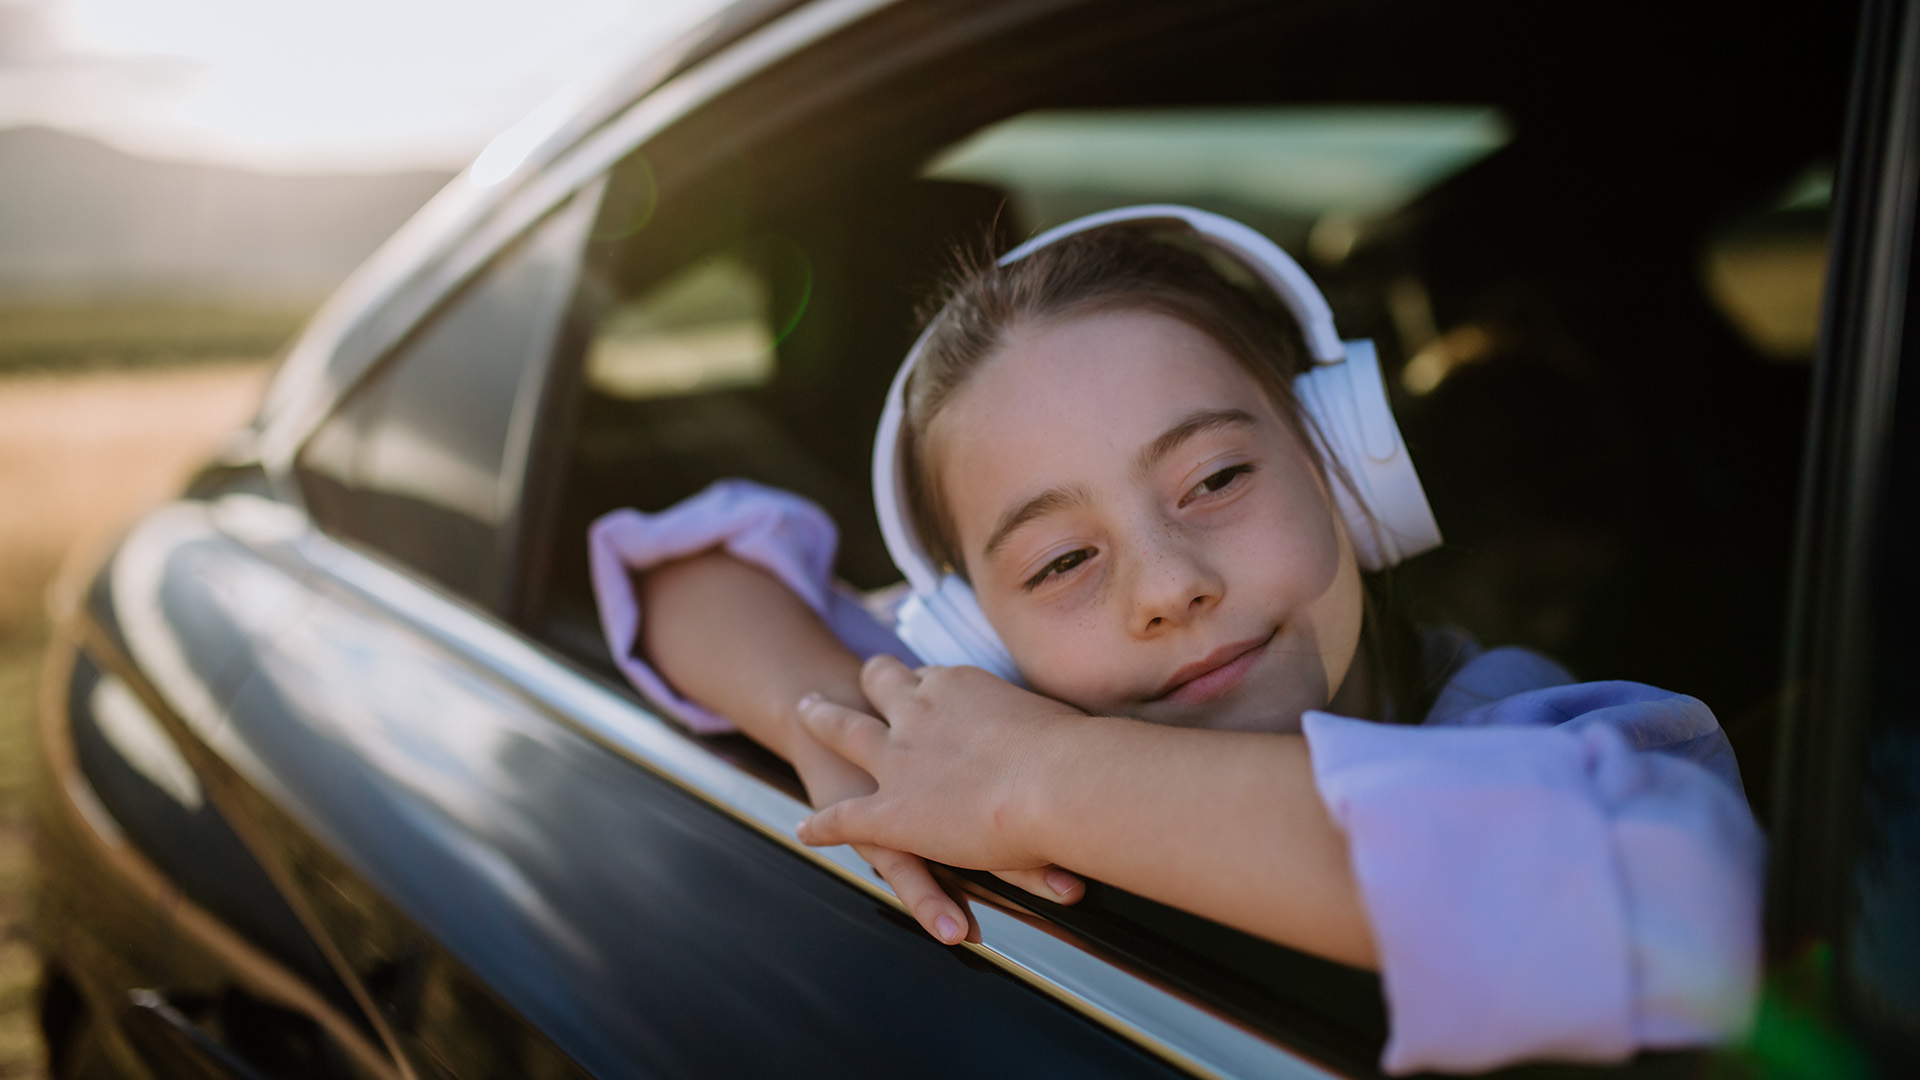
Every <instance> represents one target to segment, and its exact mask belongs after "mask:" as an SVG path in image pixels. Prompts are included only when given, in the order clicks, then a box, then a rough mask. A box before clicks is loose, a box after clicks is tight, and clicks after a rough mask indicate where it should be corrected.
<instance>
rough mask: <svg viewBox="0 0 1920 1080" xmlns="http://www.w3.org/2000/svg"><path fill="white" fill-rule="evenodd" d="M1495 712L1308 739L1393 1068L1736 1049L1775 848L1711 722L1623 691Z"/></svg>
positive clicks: (1313, 733)
mask: <svg viewBox="0 0 1920 1080" xmlns="http://www.w3.org/2000/svg"><path fill="white" fill-rule="evenodd" d="M1489 708H1490V710H1499V711H1500V715H1480V716H1476V717H1463V718H1462V720H1464V721H1466V722H1465V723H1463V724H1461V725H1459V726H1452V725H1450V726H1440V727H1434V726H1427V727H1404V726H1392V725H1383V724H1373V723H1366V722H1363V721H1357V720H1349V719H1346V718H1343V717H1338V716H1333V715H1330V714H1325V713H1309V714H1308V716H1307V719H1306V723H1305V731H1306V735H1307V740H1308V744H1309V747H1310V749H1311V753H1312V757H1313V766H1314V776H1315V781H1316V783H1317V784H1318V786H1319V789H1320V794H1321V796H1322V798H1323V799H1324V800H1325V802H1326V804H1327V807H1328V809H1329V810H1330V812H1331V813H1332V815H1333V817H1334V819H1335V821H1336V822H1337V823H1338V824H1339V826H1340V827H1341V829H1342V830H1343V831H1344V832H1345V833H1346V836H1347V841H1348V846H1349V850H1350V852H1351V859H1352V864H1353V869H1354V873H1355V876H1356V878H1357V879H1358V881H1359V884H1360V889H1361V892H1362V895H1363V898H1364V903H1365V904H1366V908H1367V914H1368V917H1369V919H1370V921H1371V923H1372V927H1373V931H1374V937H1375V940H1376V944H1377V947H1378V956H1379V958H1380V974H1381V981H1382V985H1383V988H1384V990H1385V994H1386V998H1387V1005H1388V1010H1389V1015H1390V1017H1391V1025H1390V1027H1391V1033H1390V1036H1389V1039H1388V1042H1387V1046H1386V1049H1385V1051H1384V1053H1383V1055H1382V1061H1381V1067H1382V1068H1383V1069H1385V1070H1386V1071H1387V1072H1390V1073H1406V1072H1412V1071H1415V1070H1419V1069H1437V1070H1444V1071H1452V1072H1466V1071H1477V1070H1481V1069H1487V1068H1492V1067H1494V1066H1498V1065H1503V1064H1508V1063H1511V1062H1515V1061H1520V1060H1527V1059H1541V1058H1546V1059H1557V1060H1571V1061H1589V1062H1599V1061H1617V1060H1620V1059H1623V1058H1625V1057H1627V1056H1629V1055H1631V1054H1632V1053H1634V1052H1635V1051H1636V1050H1638V1049H1641V1048H1648V1047H1674V1046H1687V1045H1701V1044H1707V1043H1713V1042H1719V1041H1723V1040H1725V1039H1729V1038H1733V1037H1737V1036H1738V1035H1739V1034H1740V1033H1741V1032H1742V1031H1743V1030H1744V1028H1745V1025H1746V1024H1747V1023H1748V1019H1749V1016H1750V1013H1751V1010H1752V1006H1753V999H1754V993H1755V989H1756V977H1757V966H1758V956H1759V922H1760V890H1761V879H1762V872H1763V862H1764V857H1765V849H1764V842H1763V840H1762V839H1761V836H1760V833H1759V829H1758V827H1757V825H1756V824H1755V822H1754V820H1753V816H1752V814H1751V812H1750V811H1749V810H1748V808H1747V805H1746V802H1745V799H1744V798H1743V797H1742V796H1741V794H1740V793H1739V791H1738V789H1737V784H1738V780H1737V776H1736V777H1735V778H1734V780H1733V782H1732V783H1731V784H1730V783H1729V782H1728V780H1727V779H1726V778H1725V777H1722V776H1720V775H1716V771H1715V770H1714V768H1713V767H1712V766H1713V765H1717V764H1719V763H1720V760H1719V758H1718V757H1717V756H1716V754H1714V753H1710V752H1708V751H1707V750H1703V745H1704V744H1710V743H1712V742H1713V740H1714V739H1718V741H1719V742H1720V743H1724V736H1721V735H1719V729H1718V725H1717V724H1714V723H1713V721H1712V714H1711V713H1708V712H1706V710H1705V706H1703V705H1700V703H1699V702H1697V701H1694V700H1693V699H1691V698H1684V697H1681V696H1679V695H1671V694H1667V693H1665V692H1662V691H1658V690H1655V689H1653V688H1651V687H1644V686H1639V685H1637V684H1631V683H1600V684H1595V683H1588V684H1580V685H1576V686H1566V687H1558V688H1553V689H1549V690H1542V691H1538V692H1535V693H1529V694H1522V695H1518V696H1516V697H1513V698H1509V699H1507V700H1505V701H1502V702H1499V703H1498V704H1497V705H1493V706H1490V707H1489ZM1703 714H1704V720H1703V719H1702V715H1703ZM1650 718H1651V719H1650ZM1709 736H1711V737H1709ZM1663 750H1671V751H1673V752H1662V751H1663ZM1702 759H1706V762H1707V763H1703V760H1702ZM1726 761H1727V762H1728V763H1729V764H1730V762H1731V754H1730V753H1729V754H1727V755H1726Z"/></svg>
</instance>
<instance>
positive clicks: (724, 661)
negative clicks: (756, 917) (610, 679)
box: [637, 551, 866, 794]
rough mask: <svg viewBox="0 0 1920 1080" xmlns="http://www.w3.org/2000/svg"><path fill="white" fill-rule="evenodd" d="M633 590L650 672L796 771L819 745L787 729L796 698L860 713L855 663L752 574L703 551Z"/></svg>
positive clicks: (787, 595)
mask: <svg viewBox="0 0 1920 1080" xmlns="http://www.w3.org/2000/svg"><path fill="white" fill-rule="evenodd" d="M637 584H638V587H639V592H640V598H641V604H642V610H643V611H645V613H646V615H645V618H644V619H643V620H642V623H641V635H640V645H641V650H642V652H643V653H644V654H645V656H646V659H647V660H648V661H649V662H650V663H651V664H652V665H653V666H654V669H655V670H656V671H658V672H659V673H660V674H661V675H662V676H663V677H664V678H665V679H666V680H667V681H668V682H669V683H671V684H672V685H673V687H674V688H675V689H676V690H678V691H679V692H680V693H681V694H682V695H683V696H685V697H687V698H688V699H690V700H692V701H695V702H697V703H699V704H700V705H702V706H704V707H705V708H707V709H710V710H712V711H713V712H715V713H718V714H720V715H721V716H724V717H726V718H727V719H729V720H732V721H733V722H734V723H735V724H738V725H739V726H740V729H741V730H742V731H743V732H745V733H746V734H747V735H748V736H749V737H751V738H753V739H754V740H755V741H756V742H759V743H760V744H761V745H763V746H765V747H767V748H768V749H770V750H772V751H773V752H774V753H776V754H779V755H780V756H782V757H784V758H786V759H787V760H788V761H792V762H794V763H795V764H796V765H798V764H800V761H799V760H798V758H799V756H800V755H804V754H807V753H809V752H812V751H813V750H815V749H816V748H817V744H815V743H814V742H813V740H812V739H811V737H809V736H807V735H806V734H805V732H803V731H801V730H800V729H799V728H798V727H797V725H796V724H795V722H794V711H793V707H794V703H795V702H796V701H798V700H799V699H800V697H801V695H803V694H806V693H809V692H812V693H818V694H821V695H823V696H824V697H826V698H827V699H828V700H831V701H835V702H838V703H840V704H843V705H846V706H848V707H851V708H864V707H865V705H866V698H865V696H864V695H863V694H862V693H861V690H860V661H859V659H858V658H856V657H855V656H854V655H853V654H852V653H851V652H849V651H848V650H847V648H846V646H845V645H842V644H841V643H840V641H839V639H838V638H836V637H834V635H833V632H832V631H831V630H830V629H828V627H827V626H826V624H825V623H823V622H821V621H820V618H819V617H818V616H817V615H815V614H814V613H813V611H812V609H810V608H808V607H807V605H806V604H805V603H804V602H802V601H801V600H800V598H799V597H797V596H795V595H794V594H793V592H792V591H791V590H789V589H788V588H787V587H786V586H785V585H783V584H781V583H780V582H779V581H778V580H777V579H775V578H774V577H773V576H772V575H770V574H768V573H767V572H765V571H763V570H761V569H760V568H758V567H756V566H752V565H749V564H747V563H744V562H741V561H740V560H738V559H735V558H734V557H732V556H731V555H728V554H726V553H724V552H720V551H711V552H706V553H704V554H701V555H695V556H693V557H691V558H687V559H681V560H678V561H676V562H671V563H667V564H665V565H663V566H659V567H656V568H655V569H653V570H650V571H648V572H647V573H646V574H645V575H644V576H642V577H641V578H640V579H639V581H638V583H637ZM816 794H817V793H816Z"/></svg>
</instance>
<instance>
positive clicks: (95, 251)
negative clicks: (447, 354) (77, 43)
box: [0, 127, 450, 301]
mask: <svg viewBox="0 0 1920 1080" xmlns="http://www.w3.org/2000/svg"><path fill="white" fill-rule="evenodd" d="M449 179H450V176H449V174H446V173H429V172H411V173H394V174H387V175H373V176H358V175H340V176H273V175H267V174H262V173H252V172H246V171H243V170H239V169H229V168H221V167H217V166H210V165H191V164H182V163H173V162H160V161H149V160H146V159H144V158H137V157H134V156H132V155H129V154H125V153H122V152H120V151H118V150H114V149H112V148H110V147H107V146H104V145H102V144H100V143H97V142H94V141H92V140H90V139H86V138H82V137H78V136H74V135H68V134H64V133H61V132H56V131H51V130H47V129H44V128H33V127H26V128H14V129H11V130H6V131H0V301H20V300H30V299H34V298H40V297H59V298H64V299H82V298H107V297H112V296H127V295H144V296H162V297H164V296H181V297H222V298H229V299H232V300H236V301H244V300H247V299H250V298H260V299H269V298H271V299H277V300H285V299H289V298H300V297H311V298H315V299H317V298H318V297H319V296H320V295H322V294H324V293H325V292H327V291H328V290H329V289H331V288H332V287H333V286H334V285H336V284H337V283H338V282H339V281H340V280H341V279H342V278H344V277H345V276H346V274H347V273H348V271H350V270H352V269H353V268H354V267H355V266H356V265H358V264H359V263H360V261H361V260H363V259H365V258H366V257H367V255H369V254H371V253H372V251H373V249H374V248H375V247H377V246H378V245H379V243H380V242H381V241H382V240H384V239H385V238H386V237H387V236H388V235H389V234H391V233H392V232H393V230H394V229H395V228H397V227H398V226H399V225H400V223H401V222H403V221H405V220H406V219H407V218H408V217H409V216H410V215H411V214H412V213H413V212H414V211H415V210H417V209H419V207H420V206H421V204H423V203H425V202H426V201H427V199H428V198H429V197H430V196H432V195H433V193H434V192H436V191H438V190H439V189H440V188H441V187H443V186H444V185H445V184H446V183H447V181H448V180H449Z"/></svg>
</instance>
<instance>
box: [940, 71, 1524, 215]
mask: <svg viewBox="0 0 1920 1080" xmlns="http://www.w3.org/2000/svg"><path fill="white" fill-rule="evenodd" d="M1511 138H1512V129H1511V125H1510V123H1509V122H1508V120H1507V119H1506V117H1505V116H1504V115H1502V114H1501V112H1500V111H1499V110H1498V109H1494V108H1490V107H1487V106H1410V105H1401V106H1317V107H1301V106H1295V107H1264V108H1261V107H1252V108H1249V107H1236V108H1152V109H1099V110H1061V109H1040V110H1035V111H1032V112H1027V113H1022V114H1020V115H1018V116H1015V117H1012V118H1011V119H1008V120H1004V121H1001V122H1000V123H997V124H993V125H991V126H989V127H987V128H985V129H983V130H981V131H980V132H978V133H976V134H974V135H972V136H970V137H969V138H967V139H965V140H964V141H962V142H960V143H958V144H957V145H955V146H953V147H951V148H949V149H947V150H946V151H944V152H943V153H941V154H940V155H939V156H938V157H936V158H935V159H934V160H933V161H932V163H930V164H929V165H928V166H927V171H926V175H928V176H930V177H935V178H943V179H950V180H967V181H972V182H975V183H984V184H993V185H996V186H999V187H1001V188H1004V189H1005V190H1006V191H1007V193H1008V195H1009V197H1010V198H1011V199H1012V200H1013V202H1014V204H1015V205H1016V206H1017V207H1018V208H1019V210H1020V212H1021V215H1022V217H1023V219H1024V220H1025V221H1027V222H1029V223H1031V224H1032V225H1033V226H1034V227H1036V228H1045V227H1047V226H1050V225H1056V224H1059V223H1061V222H1063V221H1068V220H1070V219H1072V218H1076V217H1079V216H1081V215H1082V214H1089V213H1093V212H1094V211H1097V210H1104V209H1107V208H1108V207H1113V206H1127V205H1131V204H1134V203H1142V202H1174V203H1186V204H1189V205H1194V206H1201V207H1205V208H1207V209H1212V210H1219V211H1220V212H1222V213H1228V214H1231V215H1234V216H1237V217H1240V218H1241V219H1242V220H1245V221H1247V222H1248V223H1249V224H1253V225H1256V226H1258V227H1260V228H1262V229H1263V230H1265V231H1267V232H1269V233H1272V234H1274V235H1275V236H1276V238H1278V239H1280V240H1281V241H1282V242H1283V243H1288V242H1292V241H1294V240H1296V238H1298V239H1308V238H1309V237H1310V238H1311V239H1310V241H1309V242H1311V243H1312V244H1314V245H1315V247H1316V249H1317V250H1319V251H1326V250H1329V249H1338V248H1343V247H1351V246H1352V244H1353V242H1354V231H1355V229H1357V228H1358V227H1359V225H1361V224H1362V223H1364V222H1366V221H1369V220H1371V219H1374V218H1377V217H1379V216H1381V215H1383V214H1385V213H1387V212H1389V211H1392V210H1395V209H1397V208H1399V207H1401V206H1403V205H1405V204H1406V203H1407V202H1408V201H1409V200H1411V199H1412V198H1413V197H1415V196H1416V195H1418V194H1419V193H1420V192H1421V191H1424V190H1425V189H1427V188H1428V187H1431V186H1432V185H1433V184H1435V183H1437V182H1439V181H1440V180H1442V179H1444V178H1446V177H1447V176H1449V175H1451V174H1453V173H1455V172H1458V171H1459V170H1460V169H1462V168H1465V167H1466V166H1468V165H1471V164H1472V163H1473V162H1475V161H1478V160H1479V159H1481V158H1483V157H1486V156H1487V155H1488V154H1491V153H1493V152H1494V151H1496V150H1498V149H1500V148H1501V147H1502V146H1504V145H1506V143H1507V142H1508V141H1509V140H1510V139H1511ZM1315 226H1318V228H1317V230H1316V229H1315Z"/></svg>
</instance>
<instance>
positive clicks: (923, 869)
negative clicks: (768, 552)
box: [635, 551, 1085, 944]
mask: <svg viewBox="0 0 1920 1080" xmlns="http://www.w3.org/2000/svg"><path fill="white" fill-rule="evenodd" d="M635 585H636V592H637V594H638V596H639V598H640V601H641V605H642V607H643V609H644V610H645V611H646V612H647V613H648V617H647V618H646V619H645V620H643V621H642V624H641V633H640V648H641V651H642V652H643V654H644V655H645V656H646V657H647V659H648V660H650V661H651V662H652V663H653V665H654V666H655V667H656V668H657V669H658V670H659V672H660V673H661V674H662V675H664V676H665V677H666V678H667V679H668V680H669V681H670V682H671V683H672V684H673V685H674V687H675V688H676V689H678V690H679V692H680V693H681V694H683V695H685V696H686V697H688V698H690V699H692V700H693V701H695V702H697V703H699V704H700V705H701V706H702V707H704V708H706V709H708V710H711V711H712V712H714V713H717V714H719V715H721V716H724V717H726V718H728V719H730V720H732V721H733V722H734V723H735V724H737V725H738V726H739V727H740V729H741V731H743V732H744V733H746V734H747V735H748V736H749V737H751V738H752V739H754V741H756V742H758V743H760V744H761V745H762V746H765V747H766V748H768V749H769V750H772V751H773V752H774V753H776V754H779V755H780V756H781V757H783V758H785V759H786V760H787V761H788V762H790V763H792V765H793V767H794V769H795V771H797V772H798V773H799V774H800V780H801V782H802V783H803V784H805V785H806V789H807V797H808V799H809V800H810V801H811V802H812V803H813V805H815V806H827V805H830V804H832V803H835V802H838V801H840V800H842V799H847V798H851V797H853V796H857V795H865V794H867V793H868V792H871V791H872V790H873V780H872V778H871V777H869V776H868V775H867V774H866V772H865V771H863V770H862V769H860V768H859V767H858V766H856V765H853V764H852V763H850V762H848V761H847V760H846V759H845V758H843V757H841V756H840V755H839V754H837V753H835V752H834V751H832V750H830V749H828V748H826V747H825V746H824V745H822V744H821V743H820V742H819V741H818V740H816V739H815V738H814V737H813V736H812V735H811V734H810V733H809V732H808V731H807V730H806V729H805V728H803V727H801V726H800V725H799V723H798V715H797V712H796V709H795V706H794V703H795V702H796V701H798V700H799V699H800V697H801V695H802V694H803V693H812V694H817V695H820V696H821V697H822V698H823V699H824V700H829V701H833V702H836V703H837V704H839V705H841V706H845V707H848V708H853V709H864V708H866V707H867V703H866V696H865V694H864V693H863V692H862V691H861V688H860V661H859V659H858V658H856V657H855V656H854V655H853V654H852V653H851V652H849V651H848V650H847V647H846V646H845V645H843V644H842V643H841V642H840V640H839V639H838V638H837V637H835V636H834V634H833V632H832V630H830V629H829V628H828V627H827V625H826V624H825V623H823V622H822V621H821V620H820V617H819V616H818V615H816V614H815V613H814V611H813V610H812V609H811V608H809V607H808V606H807V605H806V604H805V603H803V602H802V601H801V600H800V598H799V597H798V596H796V595H795V594H794V593H793V592H792V591H791V590H790V589H788V588H787V587H786V586H785V585H784V584H782V583H781V582H780V581H779V580H777V579H775V578H774V577H773V576H772V575H770V574H768V573H767V572H766V571H764V570H762V569H760V568H759V567H756V566H752V565H749V564H747V563H744V562H741V561H740V560H739V559H736V558H734V557H732V556H731V555H728V554H726V553H724V552H720V551H708V552H704V553H701V554H698V555H694V556H692V557H690V558H685V559H680V560H677V561H674V562H670V563H667V564H665V565H663V566H659V567H656V568H654V569H652V570H650V571H648V572H647V573H645V574H643V575H640V576H639V578H638V580H637V581H636V582H635ZM857 850H858V851H859V853H860V856H861V857H862V858H864V859H866V860H867V862H868V863H870V864H872V866H873V867H874V869H876V870H878V871H879V872H880V875H881V876H882V877H884V878H886V879H887V882H888V883H889V884H890V885H892V886H893V888H894V891H895V893H896V894H897V895H898V896H899V897H900V901H901V903H903V904H905V905H906V907H907V910H908V911H909V912H911V913H912V914H913V916H914V918H915V920H916V921H918V922H919V923H920V925H921V926H922V927H924V928H925V929H926V930H927V932H928V933H930V934H932V935H933V936H934V937H936V938H939V939H940V940H942V941H945V942H947V943H949V944H951V943H954V942H957V941H959V940H960V939H961V938H963V937H965V936H967V935H968V934H969V933H974V932H975V931H973V930H972V929H971V919H970V917H969V916H968V913H967V911H966V909H965V907H964V906H962V905H961V904H959V903H958V902H957V901H956V900H955V899H954V898H953V897H950V896H948V895H947V893H946V892H945V891H944V890H942V889H941V888H940V887H939V885H938V884H937V883H936V882H935V881H934V880H933V877H932V876H931V874H930V873H929V872H928V870H927V866H926V863H925V861H924V860H922V859H921V858H919V857H918V856H916V855H910V854H907V853H905V852H901V851H896V850H892V849H888V848H884V847H878V846H874V845H865V844H862V845H859V846H858V848H857ZM1002 876H1003V877H1005V878H1006V879H1007V880H1008V881H1010V882H1012V883H1013V884H1016V885H1019V886H1020V887H1022V888H1025V889H1028V890H1029V891H1032V892H1035V893H1037V894H1039V895H1042V896H1045V897H1047V898H1049V899H1052V900H1055V901H1057V902H1061V903H1071V902H1073V901H1075V900H1078V899H1079V898H1080V896H1081V895H1082V894H1083V893H1084V891H1085V887H1084V885H1082V884H1081V883H1080V882H1079V881H1077V880H1075V879H1073V878H1072V876H1071V875H1064V874H1060V873H1059V872H1058V871H1054V872H1053V873H1052V874H1049V873H1048V872H1047V868H1039V869H1038V870H1035V871H1033V872H1027V873H1008V874H1003V875H1002Z"/></svg>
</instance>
